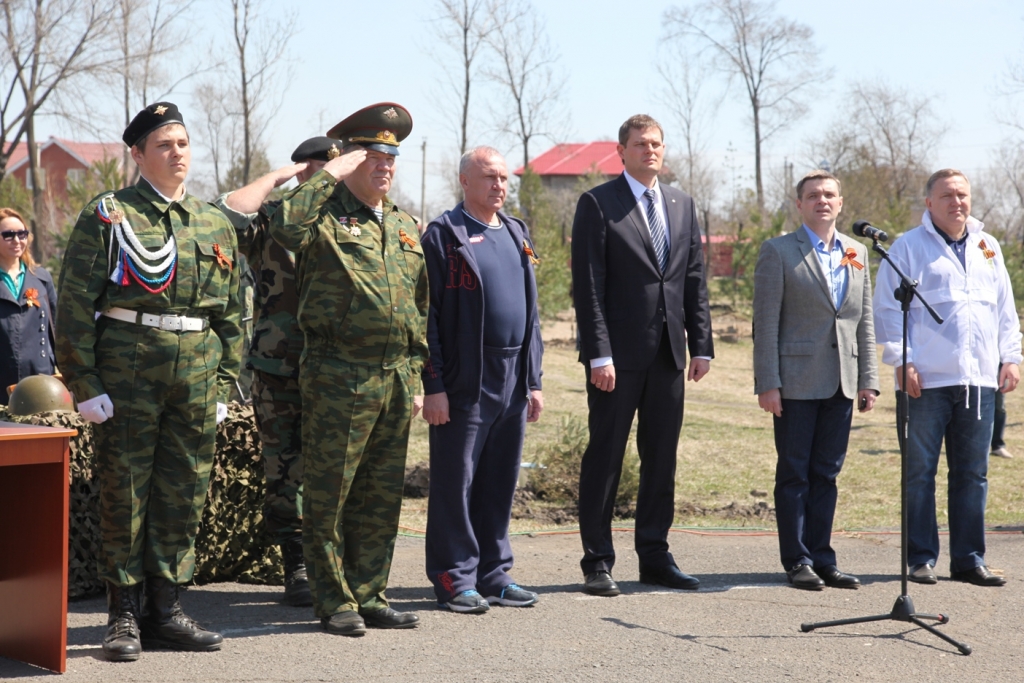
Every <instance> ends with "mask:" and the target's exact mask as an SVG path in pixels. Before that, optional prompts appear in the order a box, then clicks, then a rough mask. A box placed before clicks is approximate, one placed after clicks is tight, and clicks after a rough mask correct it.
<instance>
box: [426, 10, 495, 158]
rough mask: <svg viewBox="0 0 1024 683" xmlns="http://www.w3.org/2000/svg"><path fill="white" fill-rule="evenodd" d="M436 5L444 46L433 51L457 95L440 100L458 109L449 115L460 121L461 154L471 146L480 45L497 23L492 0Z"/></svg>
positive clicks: (437, 21)
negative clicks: (471, 114)
mask: <svg viewBox="0 0 1024 683" xmlns="http://www.w3.org/2000/svg"><path fill="white" fill-rule="evenodd" d="M436 8H437V9H436V11H437V14H438V18H437V19H436V20H435V22H434V25H435V30H436V33H435V35H436V37H437V38H438V39H439V42H440V44H441V46H442V47H443V48H444V49H443V50H441V51H434V50H432V52H433V56H434V59H435V60H436V61H437V63H438V64H439V65H440V66H441V68H442V70H443V71H444V81H445V87H446V88H448V89H450V90H451V91H452V92H453V93H454V95H455V97H454V98H451V99H449V98H442V101H441V102H440V103H439V104H440V105H441V106H442V108H446V107H447V108H450V109H455V110H456V111H455V112H454V113H455V114H456V116H455V117H446V119H448V120H451V119H456V120H457V121H458V124H457V125H458V130H457V131H456V132H457V135H458V138H459V155H460V156H461V155H462V154H465V153H466V150H467V149H469V106H470V94H471V93H472V90H473V85H474V83H475V81H476V80H477V76H478V75H479V71H480V64H479V61H480V60H479V59H478V58H479V56H480V48H482V47H483V46H484V45H485V44H486V40H487V37H488V36H489V35H490V33H491V31H492V30H494V24H493V23H491V22H490V21H488V19H489V18H490V12H489V7H488V0H437V2H436ZM453 56H457V58H456V59H453ZM451 102H454V104H450V103H451Z"/></svg>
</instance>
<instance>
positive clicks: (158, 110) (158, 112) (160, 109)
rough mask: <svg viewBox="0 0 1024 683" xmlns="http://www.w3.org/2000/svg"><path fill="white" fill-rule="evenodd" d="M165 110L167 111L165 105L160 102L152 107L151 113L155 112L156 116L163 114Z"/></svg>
mask: <svg viewBox="0 0 1024 683" xmlns="http://www.w3.org/2000/svg"><path fill="white" fill-rule="evenodd" d="M166 112H167V107H165V106H164V105H162V104H161V105H159V106H157V107H155V108H154V109H153V113H154V114H156V115H157V116H163V115H164V114H165V113H166Z"/></svg>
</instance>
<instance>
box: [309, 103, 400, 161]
mask: <svg viewBox="0 0 1024 683" xmlns="http://www.w3.org/2000/svg"><path fill="white" fill-rule="evenodd" d="M411 132H412V116H410V115H409V110H408V109H406V108H405V107H403V106H402V105H400V104H395V103H394V102H381V103H380V104H371V105H370V106H369V107H366V108H365V109H360V110H359V111H357V112H356V113H355V114H352V115H351V116H349V117H348V118H346V119H345V120H344V121H342V122H341V123H339V124H338V125H336V126H335V127H334V128H331V129H330V130H329V131H327V137H329V138H334V139H335V140H341V141H342V143H344V144H346V145H348V144H356V145H362V146H363V147H365V148H366V149H372V150H376V151H378V152H384V153H385V154H394V155H396V156H397V155H398V143H400V142H401V141H402V140H404V139H406V138H407V137H409V133H411Z"/></svg>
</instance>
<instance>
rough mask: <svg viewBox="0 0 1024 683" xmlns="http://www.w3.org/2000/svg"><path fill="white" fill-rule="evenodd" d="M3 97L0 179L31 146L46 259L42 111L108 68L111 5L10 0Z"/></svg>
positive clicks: (103, 0)
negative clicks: (81, 79)
mask: <svg viewBox="0 0 1024 683" xmlns="http://www.w3.org/2000/svg"><path fill="white" fill-rule="evenodd" d="M0 4H2V6H3V21H4V48H5V49H4V55H3V60H2V61H0V67H2V69H3V93H2V98H3V99H2V101H0V180H2V179H3V175H4V173H5V170H6V167H7V161H8V159H10V155H11V154H12V153H13V151H14V149H15V146H16V145H17V144H18V143H19V142H20V141H21V140H22V138H24V139H25V142H26V143H27V146H28V150H29V152H28V162H29V168H28V173H29V178H30V179H31V184H32V204H33V213H34V214H35V215H34V216H33V219H32V223H33V227H34V228H36V229H35V234H36V239H35V241H34V243H33V252H34V254H33V255H34V256H35V257H36V259H37V260H39V261H43V260H45V256H46V254H47V252H48V251H49V242H50V240H49V228H50V227H51V226H49V225H45V228H46V229H42V230H40V229H38V228H39V227H40V222H41V219H42V218H43V217H44V215H46V213H47V212H46V206H45V204H46V202H45V196H44V188H43V182H42V174H41V173H40V172H39V171H40V169H39V166H38V158H37V155H36V150H37V144H36V134H35V120H36V116H37V114H38V113H39V111H40V109H41V108H42V107H43V106H44V105H45V104H46V103H47V101H48V100H49V99H50V98H51V97H52V96H53V95H54V93H55V92H56V91H57V90H58V89H59V88H61V87H63V86H64V85H65V84H66V83H67V82H68V81H70V80H71V79H73V78H75V77H78V76H80V75H81V74H83V73H90V72H93V71H95V70H96V69H98V68H102V66H103V64H104V60H105V59H106V58H107V56H108V55H107V54H106V52H105V51H106V50H107V46H106V44H105V43H104V42H103V41H102V40H101V38H102V33H101V32H100V29H101V28H102V27H103V26H104V25H105V24H106V22H107V20H108V19H109V17H110V15H111V6H110V3H109V2H107V0H4V1H3V2H2V3H0Z"/></svg>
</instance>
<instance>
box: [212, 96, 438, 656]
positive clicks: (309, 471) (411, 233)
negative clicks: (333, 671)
mask: <svg viewBox="0 0 1024 683" xmlns="http://www.w3.org/2000/svg"><path fill="white" fill-rule="evenodd" d="M411 130H412V118H411V117H410V116H409V112H408V111H406V109H405V108H404V107H402V106H400V105H397V104H393V103H390V102H385V103H382V104H375V105H373V106H370V107H367V108H365V109H362V110H360V111H358V112H356V113H355V114H352V115H351V116H349V117H348V118H346V119H345V120H344V121H342V122H341V123H339V124H338V125H336V126H335V127H334V128H332V129H331V130H330V131H329V132H328V133H327V135H328V137H331V138H335V139H337V140H340V141H341V144H342V145H343V147H344V148H345V149H346V150H347V151H346V153H345V154H343V155H342V156H340V157H338V158H337V159H335V160H334V161H332V162H329V163H328V164H327V165H326V166H325V167H324V168H323V170H321V171H318V172H317V173H315V174H314V175H313V176H312V177H311V178H310V179H309V180H307V181H306V182H304V183H302V184H301V185H299V186H298V187H297V188H295V189H294V190H292V191H291V192H289V193H287V194H286V195H285V196H284V199H283V201H282V202H281V206H280V207H279V208H278V209H277V211H275V212H274V214H273V216H272V217H271V224H270V234H271V236H272V237H273V238H274V239H275V240H277V241H278V242H279V243H281V245H283V246H284V247H285V248H287V249H291V250H292V251H295V252H298V253H299V256H300V258H299V262H298V268H297V271H298V281H299V327H300V328H301V329H302V331H303V333H304V334H305V339H306V349H305V352H304V355H303V358H302V360H301V362H300V368H299V388H300V391H301V395H302V411H303V415H302V456H303V460H304V463H303V464H304V473H303V486H304V488H305V491H304V495H303V500H302V505H303V510H302V541H303V547H304V550H305V556H306V565H307V569H308V571H309V583H310V588H311V590H312V593H313V604H314V607H315V611H316V614H317V616H319V617H320V621H321V623H322V624H323V627H324V629H325V630H327V631H328V632H330V633H337V634H341V635H350V636H356V635H362V634H363V633H365V632H366V627H367V625H369V626H374V627H377V628H411V627H413V626H415V625H416V623H417V622H418V621H419V619H418V617H417V616H416V615H414V614H408V613H406V614H402V613H400V612H397V611H395V610H393V609H391V608H390V607H388V602H387V599H385V597H384V589H385V588H386V587H387V583H388V574H389V573H390V570H391V557H392V555H393V553H394V547H395V538H396V537H397V535H398V518H399V515H400V513H401V509H402V483H403V477H404V473H405V455H406V449H407V446H408V443H409V423H410V421H411V420H412V417H413V393H414V390H415V388H416V387H417V386H418V379H419V378H418V375H419V372H420V369H421V368H422V365H423V362H424V361H425V360H426V358H427V355H428V350H427V342H426V317H427V305H428V304H427V273H426V269H425V267H424V263H423V250H422V249H421V248H420V245H419V233H418V232H417V230H416V223H415V222H414V221H413V218H412V216H410V215H409V214H407V213H406V212H404V211H402V210H401V209H399V208H398V207H397V206H395V204H394V203H393V202H392V201H391V200H390V199H388V197H387V192H388V190H389V189H390V188H391V180H392V178H394V175H395V157H396V156H397V155H398V145H399V143H400V142H401V141H402V140H404V139H405V137H406V136H408V135H409V132H410V131H411ZM353 146H355V147H356V149H355V150H352V149H350V148H351V147H353ZM350 167H351V168H354V170H352V171H351V175H348V176H347V177H346V174H347V172H348V170H349V168H350ZM296 172H297V169H296V167H285V168H283V169H280V170H279V171H277V172H275V174H276V175H277V177H276V178H275V179H274V182H275V183H278V184H279V183H281V182H284V181H285V180H287V179H288V178H291V177H292V176H294V175H295V173H296ZM275 174H271V176H274V175H275ZM342 180H344V182H341V181H342ZM232 206H233V207H235V208H240V207H238V206H236V205H235V204H232ZM242 208H243V210H245V207H242ZM248 210H252V209H251V208H248Z"/></svg>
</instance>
